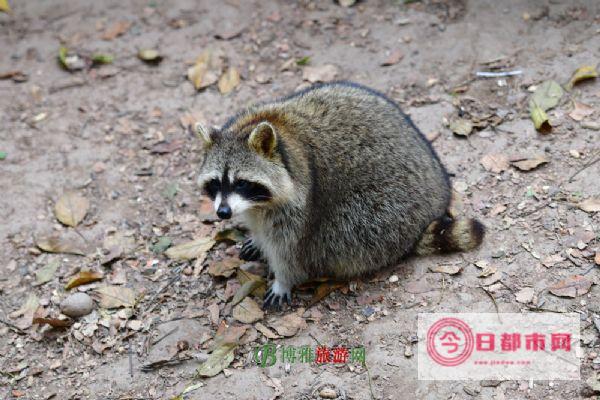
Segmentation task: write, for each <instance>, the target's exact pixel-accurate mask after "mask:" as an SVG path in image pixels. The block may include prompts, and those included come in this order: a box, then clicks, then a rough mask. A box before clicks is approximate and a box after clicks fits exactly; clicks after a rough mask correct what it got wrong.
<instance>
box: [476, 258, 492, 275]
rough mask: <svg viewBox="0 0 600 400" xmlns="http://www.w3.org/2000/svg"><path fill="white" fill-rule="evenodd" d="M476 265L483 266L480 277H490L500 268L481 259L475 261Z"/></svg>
mask: <svg viewBox="0 0 600 400" xmlns="http://www.w3.org/2000/svg"><path fill="white" fill-rule="evenodd" d="M475 266H476V267H477V268H481V273H480V274H479V275H477V277H478V278H485V277H488V276H490V275H493V274H495V273H496V272H497V271H498V268H496V267H495V266H494V265H490V263H488V262H487V261H485V260H479V261H477V262H475Z"/></svg>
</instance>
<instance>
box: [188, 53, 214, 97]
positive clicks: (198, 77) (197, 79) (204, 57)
mask: <svg viewBox="0 0 600 400" xmlns="http://www.w3.org/2000/svg"><path fill="white" fill-rule="evenodd" d="M221 64H222V59H221V57H220V55H219V54H218V53H217V52H216V51H213V50H212V49H206V50H204V51H203V52H202V54H200V56H198V58H197V59H196V62H195V63H194V65H193V66H192V67H190V68H189V69H188V71H187V77H188V79H189V80H190V81H191V82H192V84H193V85H194V87H195V88H196V90H200V89H204V88H205V87H208V86H210V85H213V84H215V83H216V82H217V81H218V80H219V74H220V72H221Z"/></svg>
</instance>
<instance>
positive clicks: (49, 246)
mask: <svg viewBox="0 0 600 400" xmlns="http://www.w3.org/2000/svg"><path fill="white" fill-rule="evenodd" d="M35 244H36V246H37V247H39V248H40V249H42V250H44V251H47V252H48V253H66V254H75V255H78V256H84V255H85V251H84V250H83V249H82V248H81V247H80V244H78V243H73V242H71V241H68V240H67V239H65V238H62V237H58V236H42V237H39V238H37V239H36V242H35Z"/></svg>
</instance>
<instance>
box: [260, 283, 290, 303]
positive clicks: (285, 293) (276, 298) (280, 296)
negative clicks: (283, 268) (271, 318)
mask: <svg viewBox="0 0 600 400" xmlns="http://www.w3.org/2000/svg"><path fill="white" fill-rule="evenodd" d="M283 302H286V303H288V304H292V288H291V287H289V286H285V285H283V284H281V283H280V282H279V281H277V280H275V282H273V284H272V285H271V287H270V288H269V290H267V293H265V299H264V301H263V310H266V309H268V308H277V309H279V308H281V306H282V305H283Z"/></svg>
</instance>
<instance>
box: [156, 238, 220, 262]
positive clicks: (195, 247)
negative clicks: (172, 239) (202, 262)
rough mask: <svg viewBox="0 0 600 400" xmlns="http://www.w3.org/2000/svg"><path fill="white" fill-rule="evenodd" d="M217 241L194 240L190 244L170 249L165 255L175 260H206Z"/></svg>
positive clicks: (207, 239)
mask: <svg viewBox="0 0 600 400" xmlns="http://www.w3.org/2000/svg"><path fill="white" fill-rule="evenodd" d="M215 243H216V242H215V241H214V240H213V239H212V238H210V237H204V238H200V239H196V240H193V241H191V242H188V243H184V244H180V245H178V246H173V247H171V248H169V249H168V250H167V251H166V252H165V254H166V255H167V257H169V258H172V259H174V260H193V259H194V258H201V259H204V258H205V257H206V252H208V251H209V250H210V249H211V248H212V247H213V246H214V245H215Z"/></svg>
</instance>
